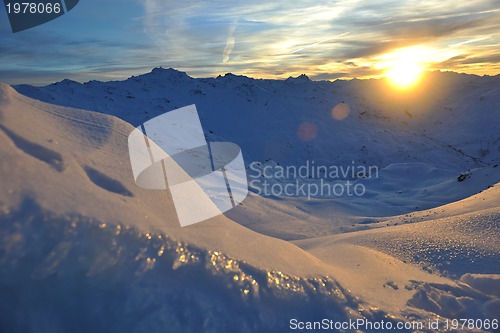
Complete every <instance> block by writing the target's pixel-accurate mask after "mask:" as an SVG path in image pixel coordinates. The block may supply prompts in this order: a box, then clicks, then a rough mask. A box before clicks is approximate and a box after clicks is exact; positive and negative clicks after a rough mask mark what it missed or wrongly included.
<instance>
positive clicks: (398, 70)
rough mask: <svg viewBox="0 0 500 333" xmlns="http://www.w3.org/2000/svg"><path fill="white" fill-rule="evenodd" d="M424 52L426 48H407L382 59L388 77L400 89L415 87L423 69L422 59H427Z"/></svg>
mask: <svg viewBox="0 0 500 333" xmlns="http://www.w3.org/2000/svg"><path fill="white" fill-rule="evenodd" d="M427 53H428V52H427ZM424 54H426V50H424V49H420V48H407V49H402V50H399V51H397V52H394V53H391V54H387V55H385V56H384V57H383V58H382V59H381V60H382V66H384V67H385V68H386V76H387V78H388V79H389V80H390V82H391V83H392V84H393V85H394V86H396V87H398V88H400V89H407V88H411V87H413V86H414V85H415V84H416V83H417V82H418V80H419V78H420V74H421V72H422V70H423V68H422V64H421V59H422V58H424V59H425V57H424V56H423V55H424Z"/></svg>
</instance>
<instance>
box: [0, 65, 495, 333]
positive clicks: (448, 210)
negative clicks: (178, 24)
mask: <svg viewBox="0 0 500 333" xmlns="http://www.w3.org/2000/svg"><path fill="white" fill-rule="evenodd" d="M429 75H437V77H438V78H437V79H435V80H434V84H436V87H438V86H439V85H440V84H441V85H442V86H443V87H444V88H442V90H443V94H437V95H438V96H437V97H436V98H435V100H432V101H430V100H423V101H422V102H421V103H420V104H419V103H417V104H415V105H414V106H411V107H410V108H409V109H408V110H406V111H408V112H409V113H410V114H411V116H408V115H407V113H406V112H405V110H404V109H401V108H402V107H404V106H405V105H406V103H408V98H409V97H408V98H406V99H401V100H399V99H398V96H391V95H390V94H389V93H387V92H386V94H385V95H384V94H382V93H381V92H383V91H385V90H383V89H382V88H381V87H383V86H382V85H381V84H382V82H380V81H357V80H354V81H347V82H334V83H330V82H311V81H309V80H308V79H307V78H306V77H303V76H302V77H299V78H296V79H289V80H286V81H268V80H252V79H249V78H245V77H238V76H234V75H226V76H225V77H220V78H217V79H192V78H189V77H187V76H186V75H185V74H182V73H179V72H176V71H173V70H162V69H156V70H154V71H153V72H152V73H150V74H146V75H144V76H140V77H135V78H131V79H129V80H127V81H124V82H110V83H102V82H90V83H87V84H83V85H81V84H78V83H75V82H69V81H63V82H61V83H58V84H55V85H51V86H48V87H42V88H35V87H29V86H18V87H16V89H17V90H18V91H19V92H22V93H23V94H26V95H30V96H32V97H35V98H37V99H39V100H44V101H47V102H50V103H52V104H46V103H44V102H41V101H39V100H35V99H31V98H29V97H26V96H23V95H21V94H19V93H18V92H16V91H15V90H14V89H12V88H11V87H9V86H6V85H0V140H1V142H2V144H1V145H0V156H1V159H0V182H1V183H0V189H1V190H0V294H1V295H2V297H1V298H0V331H7V332H39V331H50V332H68V331H71V332H80V331H81V332H88V331H97V332H100V331H102V332H123V331H127V332H289V331H290V329H289V320H290V319H291V318H297V319H299V320H302V321H310V320H321V319H323V318H330V319H332V320H335V321H347V320H350V319H351V320H356V319H360V318H366V319H368V320H371V321H380V320H384V321H390V322H391V323H396V322H398V321H411V320H414V321H422V322H427V320H428V319H435V318H437V316H441V317H442V318H450V319H452V318H458V317H460V316H465V317H468V318H469V317H470V318H480V319H486V318H494V317H496V318H498V304H499V303H500V301H499V298H498V297H499V296H498V292H497V291H498V288H499V287H498V286H499V282H500V277H499V274H500V272H498V270H497V266H498V265H497V263H498V260H499V258H498V255H499V248H498V244H499V240H500V237H499V236H500V235H499V230H498V221H499V214H500V208H499V205H498V203H499V202H500V200H498V199H499V195H500V194H499V191H498V185H497V186H494V187H492V188H490V189H488V190H486V191H484V192H482V193H480V194H476V195H474V196H472V197H470V198H467V199H465V200H462V201H458V202H455V203H449V202H451V201H456V200H459V199H461V198H463V197H466V196H470V195H472V194H473V193H477V192H479V191H480V190H483V189H485V188H486V187H487V186H489V185H493V184H495V183H496V182H498V179H497V178H496V177H498V168H496V167H495V165H496V164H498V131H497V126H498V125H497V123H495V122H494V120H495V119H498V116H499V115H498V108H497V106H498V101H499V99H498V94H496V92H498V83H496V82H497V81H498V77H493V78H478V77H471V76H465V77H464V76H459V75H456V74H452V73H447V74H443V73H433V74H429ZM484 80H486V81H484ZM464 82H465V86H464ZM436 87H433V89H431V90H429V91H433V92H435V91H437V90H436V89H437V88H436ZM445 88H446V89H445ZM198 90H199V91H198ZM477 96H479V97H477ZM417 97H419V96H414V97H413V98H415V101H418V100H420V99H419V98H417ZM481 97H483V99H482V100H481V99H480V98H481ZM245 100H246V102H245ZM389 100H390V102H389ZM342 101H344V102H346V103H347V104H349V105H350V110H351V113H350V115H349V117H347V118H346V119H344V120H342V121H337V120H334V119H332V117H331V109H332V108H333V107H334V106H335V105H336V104H337V103H340V102H342ZM186 102H187V103H186ZM193 102H195V103H196V104H197V106H198V110H199V111H200V113H201V115H202V123H203V125H204V127H205V130H206V131H207V133H206V134H207V137H208V138H209V139H211V140H214V141H220V140H221V139H222V140H228V141H233V142H236V143H238V144H240V145H241V146H242V150H243V153H244V156H245V158H246V160H247V162H248V163H250V162H252V161H259V162H261V163H262V164H263V165H264V164H266V163H268V164H273V165H274V164H277V163H280V164H281V165H294V164H295V165H296V164H299V165H300V164H301V163H303V162H304V161H305V160H307V159H314V160H316V161H317V162H318V163H325V164H327V163H328V164H330V163H339V164H344V165H349V164H350V163H351V162H352V161H353V160H354V161H356V162H359V163H362V162H363V161H365V162H366V163H367V164H371V163H373V164H376V165H378V166H380V173H381V174H383V175H384V176H383V177H380V178H373V179H357V180H353V181H359V182H365V183H366V184H367V189H368V190H369V191H370V192H368V195H367V196H366V197H361V198H359V199H358V200H352V199H349V198H343V199H339V198H324V197H322V198H314V199H312V200H306V199H305V198H304V197H300V196H298V197H267V198H266V197H262V196H258V195H257V194H255V193H252V194H251V195H250V197H249V198H248V199H247V200H246V201H245V202H244V203H243V206H241V207H239V208H238V210H235V211H233V212H231V214H233V215H231V214H227V216H220V217H217V218H214V219H212V220H210V221H207V222H204V223H201V224H197V225H193V226H190V227H187V228H180V227H179V225H178V222H177V221H176V216H175V212H174V210H173V205H172V202H171V198H170V195H169V193H168V192H167V191H150V190H143V189H140V188H138V187H137V186H136V185H135V183H134V181H133V178H132V172H131V170H130V164H129V161H128V151H127V136H128V134H129V133H130V131H131V130H132V128H133V127H132V126H131V125H130V124H127V123H126V122H124V121H122V120H120V119H118V118H115V117H113V116H109V115H106V114H102V113H108V114H110V115H115V116H119V117H120V118H123V119H125V120H127V121H130V122H131V123H132V124H133V125H137V124H139V123H141V122H142V121H144V120H145V119H149V118H151V117H153V116H155V115H157V114H161V113H163V112H165V111H168V110H171V109H174V108H176V107H181V106H184V105H187V104H192V103H193ZM379 102H380V103H379ZM431 102H432V103H431ZM483 102H484V103H485V106H484V107H483V108H476V107H474V109H476V110H478V111H477V112H476V113H474V117H472V118H473V120H470V121H467V120H468V119H469V118H467V117H470V114H467V112H468V110H470V108H469V107H472V106H477V105H480V103H483ZM266 103H267V104H266ZM377 103H379V104H380V105H385V104H384V103H386V104H387V105H388V106H386V107H381V106H376V105H378V104H377ZM398 103H399V104H398ZM53 104H59V105H63V106H56V105H53ZM436 105H438V106H436ZM68 106H71V107H79V108H84V109H87V110H92V109H94V110H96V111H100V112H101V113H96V112H89V111H84V110H79V109H74V108H71V107H68ZM146 106H147V107H146ZM266 106H269V107H267V108H266ZM431 106H432V110H433V112H435V113H433V116H432V120H429V117H424V116H423V115H424V114H425V112H426V111H429V110H430V109H431ZM406 107H407V106H406ZM445 107H446V108H452V110H448V109H445ZM427 109H429V110H427ZM304 110H310V111H307V112H304ZM398 110H399V111H398ZM389 111H391V112H389ZM145 112H148V113H147V114H146V113H145ZM387 113H388V115H387ZM450 113H451V114H452V115H453V117H452V116H450ZM469 113H470V112H469ZM420 115H421V116H420ZM304 122H305V123H311V124H314V126H317V128H318V132H317V137H316V138H314V139H313V140H311V141H308V142H306V141H304V136H303V135H298V134H297V130H298V128H299V127H300V125H301V123H304ZM478 128H480V129H481V130H478ZM424 130H425V131H424ZM210 131H211V132H212V133H211V132H210ZM299 132H300V131H299ZM313 132H314V131H313ZM458 133H461V135H459V134H458ZM302 134H304V133H302ZM306 134H308V135H309V134H310V133H306ZM301 138H302V139H301ZM363 145H365V146H366V147H365V148H363ZM485 145H486V146H485ZM287 147H288V148H287ZM481 147H487V148H484V152H482V153H480V152H479V149H483V148H481ZM486 150H488V152H486ZM292 152H293V153H292ZM268 159H270V160H268ZM266 160H268V161H267V162H266ZM332 161H334V162H332ZM469 169H470V170H471V171H470V174H468V176H467V177H465V179H464V180H463V181H461V182H458V181H457V176H458V175H459V174H460V173H461V172H464V171H466V170H469ZM409 174H411V175H410V176H409ZM273 181H278V182H285V183H286V182H288V181H291V180H290V179H279V180H273ZM300 181H301V182H310V181H312V182H314V181H316V180H314V179H300ZM368 185H370V186H368ZM424 190H427V191H428V192H431V193H434V197H433V196H429V195H428V194H426V193H424V192H425V191H424ZM399 191H401V193H398V192H399ZM402 194H404V195H403V196H402ZM412 200H413V201H412ZM426 201H428V203H427V205H428V206H429V207H428V208H429V209H428V210H427V209H426V205H425V202H426ZM391 202H392V204H391ZM415 202H417V203H418V205H419V209H422V211H421V212H413V210H415V208H414V207H413V206H415V205H416V204H415ZM421 203H422V204H421ZM443 204H445V206H440V205H443ZM401 206H403V208H402V209H401ZM436 206H440V207H438V208H434V207H436ZM399 209H401V210H402V211H403V212H408V213H406V214H403V215H400V216H392V215H397V214H399V213H401V211H399ZM410 212H411V213H410ZM374 215H376V216H375V217H374ZM235 220H237V221H238V223H236V222H235ZM405 222H407V223H405ZM411 222H419V223H411ZM396 224H397V225H396ZM401 224H404V225H401ZM387 225H389V227H387ZM246 226H248V227H249V228H251V229H253V231H252V230H250V229H249V228H247V227H246ZM364 229H369V230H364ZM255 230H257V231H258V232H255ZM345 231H354V232H350V233H345V234H339V233H340V232H345ZM320 236H321V237H320ZM280 238H281V239H280ZM291 239H292V240H296V241H293V242H290V241H287V240H291ZM297 239H301V240H297ZM346 331H348V332H350V331H353V330H350V329H347V330H346ZM359 331H361V332H370V331H372V332H375V331H377V330H370V329H365V328H360V329H359ZM378 331H380V330H378ZM395 331H397V332H410V331H412V330H410V329H408V330H395ZM423 331H425V332H435V331H439V330H434V329H431V328H425V329H423ZM462 331H464V332H465V331H473V330H467V329H465V330H462Z"/></svg>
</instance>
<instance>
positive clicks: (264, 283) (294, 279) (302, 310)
mask: <svg viewBox="0 0 500 333" xmlns="http://www.w3.org/2000/svg"><path fill="white" fill-rule="evenodd" d="M0 221H2V223H0V290H1V294H2V297H1V298H0V310H1V311H0V327H1V329H2V330H3V331H5V332H12V333H15V332H40V331H46V332H148V333H152V332H176V333H180V332H218V333H223V332H288V331H289V330H288V325H289V320H290V319H291V318H300V320H321V319H323V318H329V319H332V320H335V321H345V320H349V319H357V318H361V317H362V316H363V317H365V318H370V319H371V320H375V319H385V320H395V319H396V318H394V317H392V316H389V315H387V314H385V313H383V312H382V311H380V310H377V309H376V308H369V307H365V306H364V305H363V303H362V301H360V300H358V299H356V298H354V297H352V296H351V295H350V294H349V293H348V292H347V291H346V290H344V289H343V288H342V287H341V286H340V285H339V284H338V283H336V282H335V281H334V280H332V279H331V278H328V277H316V278H303V277H300V276H290V275H286V274H284V273H282V272H279V271H263V270H259V269H256V268H254V267H252V266H250V265H248V264H246V263H245V262H241V261H237V260H233V259H231V258H229V257H227V256H226V255H224V254H223V253H221V252H219V251H216V250H211V251H205V250H201V249H199V248H196V247H193V246H191V245H189V244H186V243H184V242H178V241H175V240H174V239H172V238H171V237H169V236H168V235H165V234H161V233H154V232H151V233H144V232H139V231H138V230H136V229H134V228H129V227H125V226H123V225H110V224H107V223H105V222H104V221H97V220H92V219H88V218H86V217H83V216H80V215H78V214H76V213H75V214H74V215H67V216H57V215H55V214H53V213H51V212H48V211H44V210H43V209H41V208H40V207H39V206H38V205H37V204H36V202H34V201H33V200H29V199H28V200H26V201H25V202H24V203H23V204H22V205H21V206H20V207H19V208H17V209H16V210H12V211H11V210H10V209H8V208H6V207H2V209H1V213H0Z"/></svg>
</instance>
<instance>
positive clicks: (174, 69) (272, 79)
mask: <svg viewBox="0 0 500 333" xmlns="http://www.w3.org/2000/svg"><path fill="white" fill-rule="evenodd" d="M157 69H161V70H166V71H167V70H173V71H175V72H178V73H182V74H185V75H186V76H188V77H189V78H192V79H218V78H221V77H225V76H228V75H234V76H238V77H245V78H248V79H250V80H270V81H286V80H288V79H297V78H299V77H300V76H306V77H307V78H308V79H309V80H310V81H312V82H332V83H333V82H336V81H353V80H359V81H370V80H376V81H377V80H386V81H389V77H388V76H380V77H365V78H357V77H353V78H336V79H331V80H327V79H314V78H311V76H310V75H309V74H307V73H301V74H297V75H296V76H289V77H286V78H263V77H252V76H248V75H245V74H238V73H231V72H228V73H224V74H219V75H217V76H206V77H195V76H191V75H189V73H186V72H185V71H182V70H179V69H176V68H172V67H168V68H167V67H162V66H159V67H153V68H151V69H150V70H149V71H146V72H142V73H137V74H132V75H130V76H128V77H123V78H117V79H109V80H98V79H90V80H87V81H78V80H74V79H70V78H63V79H61V80H59V81H53V82H49V83H46V84H31V83H26V82H25V83H17V84H10V83H7V82H2V81H0V84H7V85H10V86H13V87H16V86H23V85H27V86H33V87H44V86H49V85H53V84H56V83H60V82H64V81H71V82H75V83H78V84H86V83H89V82H93V81H95V82H101V83H109V82H124V81H127V80H129V79H132V78H135V77H140V76H145V75H148V74H151V73H152V72H153V71H154V70H157ZM449 73H452V74H456V75H465V76H476V77H480V78H482V77H496V76H500V73H498V74H494V75H490V74H482V75H479V74H473V73H463V72H462V73H461V72H455V71H443V70H432V71H430V70H427V71H422V73H421V77H422V78H425V76H426V75H429V74H449Z"/></svg>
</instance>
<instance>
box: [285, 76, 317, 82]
mask: <svg viewBox="0 0 500 333" xmlns="http://www.w3.org/2000/svg"><path fill="white" fill-rule="evenodd" d="M286 81H289V82H290V81H293V82H309V81H311V79H310V78H309V77H308V76H307V75H306V74H300V75H299V76H297V77H292V76H290V77H289V78H288V79H286Z"/></svg>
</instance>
